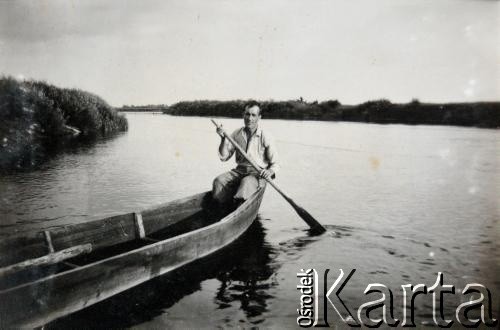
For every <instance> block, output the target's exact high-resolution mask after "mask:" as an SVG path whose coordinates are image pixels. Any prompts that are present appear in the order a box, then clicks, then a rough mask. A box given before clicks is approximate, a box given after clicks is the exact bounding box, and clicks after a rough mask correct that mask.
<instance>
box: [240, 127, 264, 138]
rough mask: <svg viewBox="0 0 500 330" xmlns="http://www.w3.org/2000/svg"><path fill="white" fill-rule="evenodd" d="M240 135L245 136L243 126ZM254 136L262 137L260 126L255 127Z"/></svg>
mask: <svg viewBox="0 0 500 330" xmlns="http://www.w3.org/2000/svg"><path fill="white" fill-rule="evenodd" d="M241 134H243V135H244V134H245V126H243V127H242V128H241ZM254 135H255V136H259V137H260V136H262V128H261V127H260V126H257V130H256V131H255V133H254Z"/></svg>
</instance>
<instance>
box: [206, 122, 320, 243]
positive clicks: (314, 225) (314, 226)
mask: <svg viewBox="0 0 500 330" xmlns="http://www.w3.org/2000/svg"><path fill="white" fill-rule="evenodd" d="M211 120H212V123H214V125H215V126H216V127H217V128H219V129H220V130H221V131H222V134H223V135H224V137H225V138H226V139H228V140H229V142H231V144H232V145H233V146H234V147H235V148H236V150H238V151H239V152H240V154H241V155H243V157H245V159H246V160H247V161H248V162H249V163H250V164H251V165H252V166H253V167H254V168H255V169H256V170H257V171H258V172H259V173H260V172H261V171H262V169H261V168H260V167H259V165H257V164H256V163H255V162H254V161H253V159H252V158H250V156H248V155H247V153H246V152H245V151H244V150H243V149H242V148H241V147H240V146H239V145H238V143H236V141H234V139H233V138H232V137H231V136H230V135H229V134H227V133H226V131H224V129H222V126H221V125H218V124H217V123H216V122H215V120H213V119H211ZM266 181H267V182H269V184H270V185H271V186H272V187H273V188H274V189H276V191H277V192H278V193H279V194H280V195H281V196H283V198H284V199H285V200H286V201H287V202H288V203H290V205H291V206H292V207H293V208H294V210H295V211H296V212H297V214H298V215H299V216H300V217H301V218H302V219H303V220H304V221H305V222H306V223H307V224H308V225H309V227H311V232H313V233H314V234H322V233H324V232H325V231H326V229H325V227H323V226H322V225H321V224H320V223H319V222H318V221H317V220H316V219H314V218H313V216H312V215H310V214H309V212H307V211H306V210H304V209H303V208H302V207H300V206H299V205H297V204H296V203H295V202H294V201H293V199H291V198H290V197H288V196H287V195H286V194H285V193H284V192H283V191H282V190H281V189H280V188H279V187H278V186H277V185H276V183H275V182H274V181H273V180H272V179H271V178H268V179H266Z"/></svg>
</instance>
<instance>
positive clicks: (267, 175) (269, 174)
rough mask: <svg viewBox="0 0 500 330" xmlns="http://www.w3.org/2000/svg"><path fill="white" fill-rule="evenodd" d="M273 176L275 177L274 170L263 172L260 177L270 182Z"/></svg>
mask: <svg viewBox="0 0 500 330" xmlns="http://www.w3.org/2000/svg"><path fill="white" fill-rule="evenodd" d="M273 175H274V171H273V170H262V171H261V172H260V177H261V178H263V179H266V180H270V179H271V178H272V177H273Z"/></svg>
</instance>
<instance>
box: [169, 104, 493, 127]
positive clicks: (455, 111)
mask: <svg viewBox="0 0 500 330" xmlns="http://www.w3.org/2000/svg"><path fill="white" fill-rule="evenodd" d="M245 102H246V101H243V100H235V101H190V102H179V103H175V104H173V105H171V106H170V107H168V108H167V109H165V110H164V111H163V113H165V114H170V115H177V116H217V117H233V118H240V117H241V116H242V111H243V105H244V104H245ZM261 104H262V111H263V117H264V118H271V119H299V120H326V121H354V122H365V123H381V124H390V123H401V124H412V125H414V124H426V125H457V126H476V127H483V128H498V127H500V102H476V103H443V104H433V103H421V102H419V101H418V100H413V101H411V102H410V103H404V104H397V103H391V102H390V101H389V100H385V99H382V100H375V101H369V102H365V103H362V104H359V105H342V104H341V103H340V102H339V101H337V100H330V101H324V102H305V101H304V100H303V99H302V98H301V99H299V100H292V101H264V102H261Z"/></svg>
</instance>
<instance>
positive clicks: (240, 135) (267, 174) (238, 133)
mask: <svg viewBox="0 0 500 330" xmlns="http://www.w3.org/2000/svg"><path fill="white" fill-rule="evenodd" d="M261 117H262V113H261V107H260V104H259V103H258V102H256V101H250V102H248V103H246V104H245V111H244V113H243V121H244V123H245V126H243V127H241V128H238V129H237V130H235V131H234V132H233V133H232V134H231V137H232V138H233V139H234V140H235V141H236V143H238V144H239V146H240V147H241V148H242V149H243V150H245V151H246V153H247V154H248V155H249V156H250V158H252V159H253V161H254V162H255V163H257V165H259V167H260V169H259V171H257V170H256V169H255V168H254V167H253V166H252V165H251V164H250V163H249V162H248V161H247V160H246V159H245V157H243V155H240V153H239V152H238V151H237V150H235V148H234V146H233V145H232V144H231V142H229V141H228V140H227V139H226V138H225V137H224V135H223V134H222V129H221V128H218V129H217V134H219V135H220V137H221V141H220V145H219V158H220V160H221V161H223V162H225V161H227V160H229V159H230V158H231V157H232V156H233V154H234V153H235V151H236V165H237V166H236V168H234V169H232V170H231V171H229V172H226V173H223V174H221V175H219V176H218V177H216V178H215V180H214V182H213V189H212V196H213V198H214V199H215V200H216V201H217V202H218V203H219V204H220V205H227V204H228V202H230V201H231V198H232V199H233V200H234V202H235V203H236V205H238V204H240V203H241V202H243V201H245V200H246V199H248V198H249V197H250V196H251V195H252V194H253V193H254V192H255V191H256V190H257V189H259V188H260V187H263V186H264V185H265V183H266V180H265V179H268V178H274V177H275V175H276V172H277V170H278V155H277V153H276V145H275V143H274V140H273V138H272V137H271V136H270V135H269V134H268V133H267V132H265V131H264V130H263V129H262V128H261V127H260V126H259V121H260V119H261Z"/></svg>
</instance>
